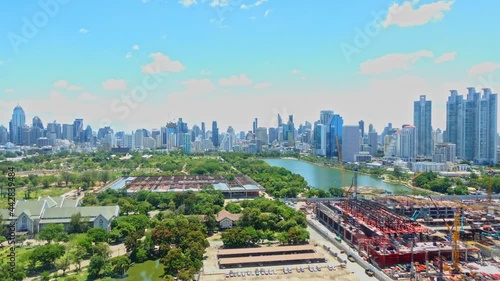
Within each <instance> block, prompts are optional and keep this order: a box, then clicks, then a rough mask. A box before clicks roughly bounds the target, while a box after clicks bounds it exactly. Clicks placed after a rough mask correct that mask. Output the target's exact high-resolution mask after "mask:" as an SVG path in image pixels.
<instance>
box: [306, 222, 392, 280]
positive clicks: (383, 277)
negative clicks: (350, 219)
mask: <svg viewBox="0 0 500 281" xmlns="http://www.w3.org/2000/svg"><path fill="white" fill-rule="evenodd" d="M307 224H309V226H311V227H312V228H314V229H315V230H316V231H317V232H318V233H319V234H321V235H322V236H323V237H325V238H326V239H327V240H328V241H330V242H331V243H332V244H333V245H334V246H335V247H337V248H339V249H340V250H343V251H344V252H345V253H347V254H348V255H351V256H352V257H353V258H354V259H355V260H356V262H357V263H358V264H359V265H360V266H361V267H363V268H364V269H367V268H369V269H371V270H372V271H373V272H374V274H375V275H374V276H375V278H377V279H378V280H380V281H391V280H392V279H391V278H389V277H388V276H387V275H385V274H384V273H382V272H380V270H379V269H377V268H375V267H374V266H373V265H371V264H369V263H368V262H366V261H365V260H363V259H361V258H360V257H359V256H358V255H357V254H356V253H354V252H353V251H352V250H351V249H349V247H346V246H345V245H343V244H341V243H339V242H338V241H337V240H335V239H334V238H333V237H332V236H331V232H327V231H325V230H323V229H321V228H319V227H318V226H317V225H316V224H315V223H314V221H311V220H310V219H307Z"/></svg>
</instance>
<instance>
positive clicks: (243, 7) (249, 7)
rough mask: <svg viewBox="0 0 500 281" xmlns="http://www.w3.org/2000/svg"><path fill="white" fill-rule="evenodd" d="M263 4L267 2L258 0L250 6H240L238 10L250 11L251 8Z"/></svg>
mask: <svg viewBox="0 0 500 281" xmlns="http://www.w3.org/2000/svg"><path fill="white" fill-rule="evenodd" d="M265 2H267V0H258V1H257V2H255V3H253V4H250V5H245V4H241V6H240V9H251V8H253V7H258V6H260V5H262V4H264V3H265Z"/></svg>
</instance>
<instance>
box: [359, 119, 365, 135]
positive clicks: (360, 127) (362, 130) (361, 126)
mask: <svg viewBox="0 0 500 281" xmlns="http://www.w3.org/2000/svg"><path fill="white" fill-rule="evenodd" d="M358 124H359V129H360V130H361V137H364V136H365V121H363V120H359V122H358Z"/></svg>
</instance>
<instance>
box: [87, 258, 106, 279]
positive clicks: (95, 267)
mask: <svg viewBox="0 0 500 281" xmlns="http://www.w3.org/2000/svg"><path fill="white" fill-rule="evenodd" d="M105 264H106V259H105V258H104V257H103V256H100V255H96V256H93V257H92V258H91V259H90V264H89V267H88V272H89V277H90V278H94V279H97V277H99V275H100V273H101V270H102V269H103V268H104V265H105Z"/></svg>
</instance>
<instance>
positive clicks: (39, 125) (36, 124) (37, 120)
mask: <svg viewBox="0 0 500 281" xmlns="http://www.w3.org/2000/svg"><path fill="white" fill-rule="evenodd" d="M32 127H33V128H40V129H42V130H43V123H42V120H40V118H39V117H38V116H35V117H33V125H32Z"/></svg>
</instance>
